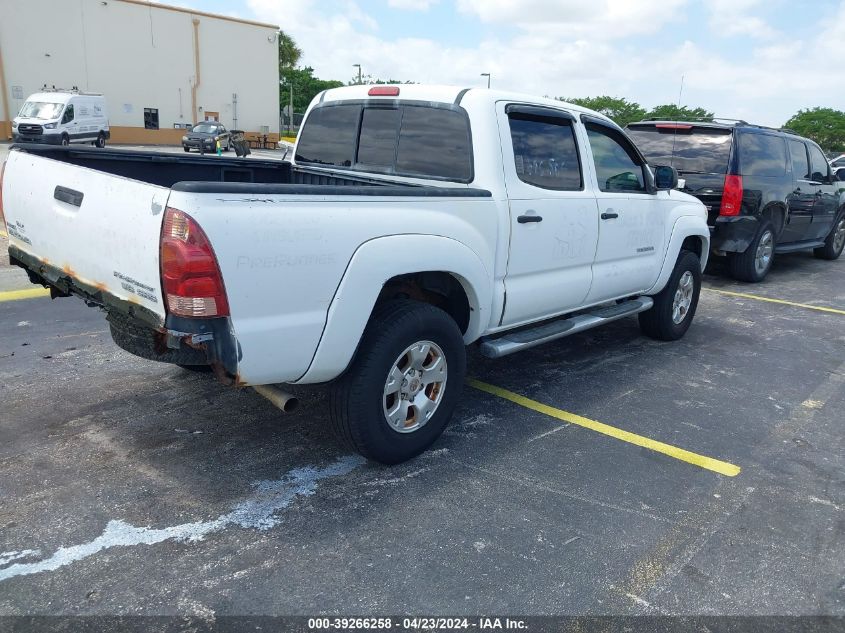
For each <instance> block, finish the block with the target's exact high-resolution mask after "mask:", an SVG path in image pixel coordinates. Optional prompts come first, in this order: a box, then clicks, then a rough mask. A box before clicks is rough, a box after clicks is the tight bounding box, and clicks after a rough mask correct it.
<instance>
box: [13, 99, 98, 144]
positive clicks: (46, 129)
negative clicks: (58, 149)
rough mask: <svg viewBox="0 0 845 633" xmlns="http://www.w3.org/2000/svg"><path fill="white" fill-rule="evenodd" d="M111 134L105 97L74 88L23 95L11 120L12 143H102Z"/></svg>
mask: <svg viewBox="0 0 845 633" xmlns="http://www.w3.org/2000/svg"><path fill="white" fill-rule="evenodd" d="M110 137H111V131H110V130H109V117H108V111H107V109H106V99H105V97H103V95H101V94H95V93H88V92H79V91H78V90H47V89H44V91H42V92H36V93H35V94H32V95H30V96H29V97H27V100H26V102H25V103H24V104H23V106H22V107H21V109H20V112H19V113H18V116H16V117H15V118H14V119H13V120H12V139H13V140H14V142H15V143H47V144H50V145H70V144H71V143H91V144H92V145H96V146H97V147H105V145H106V141H107V140H108V139H109V138H110Z"/></svg>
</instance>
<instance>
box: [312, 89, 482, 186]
mask: <svg viewBox="0 0 845 633" xmlns="http://www.w3.org/2000/svg"><path fill="white" fill-rule="evenodd" d="M296 162H297V163H298V164H309V163H310V164H313V165H326V166H332V167H343V168H348V169H352V170H355V171H364V172H369V173H377V174H386V175H395V176H409V177H414V178H422V179H435V180H447V181H453V182H461V183H469V182H471V181H472V179H473V158H472V137H471V132H470V125H469V117H468V116H467V114H466V112H465V111H464V110H463V109H462V108H458V107H456V106H451V105H447V104H442V105H439V104H438V105H432V104H416V103H413V102H405V103H403V102H377V101H375V102H366V103H340V104H338V105H335V104H328V105H324V106H318V107H316V108H314V109H313V110H312V111H311V113H310V114H309V115H308V119H307V120H306V121H305V124H304V125H303V128H302V132H301V137H300V140H299V144H298V145H297V151H296Z"/></svg>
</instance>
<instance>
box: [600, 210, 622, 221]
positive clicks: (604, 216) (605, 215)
mask: <svg viewBox="0 0 845 633" xmlns="http://www.w3.org/2000/svg"><path fill="white" fill-rule="evenodd" d="M618 217H619V214H618V213H616V212H614V211H605V212H604V213H602V214H601V219H602V220H612V219H614V218H618Z"/></svg>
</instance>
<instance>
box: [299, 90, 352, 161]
mask: <svg viewBox="0 0 845 633" xmlns="http://www.w3.org/2000/svg"><path fill="white" fill-rule="evenodd" d="M360 117H361V106H360V105H337V106H326V107H322V108H314V110H312V111H311V114H309V115H308V120H307V121H306V123H305V125H304V126H303V127H302V137H301V138H300V139H299V144H298V145H297V147H296V161H297V162H302V163H314V164H317V165H332V166H335V167H351V166H352V161H353V160H355V139H356V137H357V135H358V121H359V119H360Z"/></svg>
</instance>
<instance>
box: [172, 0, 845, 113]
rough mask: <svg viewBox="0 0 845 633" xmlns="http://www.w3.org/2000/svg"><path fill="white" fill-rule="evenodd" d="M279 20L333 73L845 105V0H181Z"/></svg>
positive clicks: (653, 99) (719, 101)
mask: <svg viewBox="0 0 845 633" xmlns="http://www.w3.org/2000/svg"><path fill="white" fill-rule="evenodd" d="M178 3H179V4H181V5H185V6H192V7H194V8H196V9H200V10H204V11H211V12H218V13H225V14H229V15H237V16H239V17H244V18H250V19H256V20H261V21H268V22H272V23H275V24H279V25H280V26H281V28H282V29H283V30H285V31H286V32H288V33H289V34H291V35H292V36H293V37H294V38H295V39H296V40H297V42H298V44H299V45H300V47H301V48H302V49H303V51H304V56H303V60H302V61H303V63H304V64H306V65H309V66H312V67H314V69H315V71H316V74H317V75H318V76H320V77H323V78H327V79H329V78H331V79H340V80H344V81H346V80H349V79H350V78H351V77H352V76H353V74H354V73H355V72H356V70H355V69H354V68H352V64H355V63H360V64H361V65H362V67H363V69H364V73H365V74H371V75H372V76H374V77H381V78H388V77H391V78H395V79H402V80H412V81H418V82H425V83H450V84H458V85H478V86H480V85H482V84H483V83H484V82H485V81H486V80H485V79H483V78H482V77H480V76H479V75H480V73H482V72H490V73H492V76H493V77H492V82H493V86H494V87H496V88H503V89H508V90H516V91H519V92H527V93H533V94H539V95H550V96H570V97H573V96H593V95H598V94H609V95H612V96H624V97H628V98H630V99H633V100H635V101H638V102H640V103H641V104H643V105H644V106H646V107H651V106H654V105H657V104H659V103H667V102H676V101H677V100H678V92H679V88H680V84H681V77H682V76H683V77H684V91H683V95H682V97H681V102H682V103H683V104H685V105H690V106H704V107H706V108H708V109H710V110H713V111H715V112H716V114H717V115H719V116H724V117H735V118H744V119H747V120H750V121H755V122H759V123H763V124H768V125H780V124H782V123H784V122H785V121H786V119H787V118H789V116H791V115H792V114H793V113H795V112H796V111H797V110H798V109H800V108H806V107H812V106H816V105H820V106H825V107H833V108H836V109H840V110H845V70H843V64H842V59H843V57H845V53H843V43H845V0H815V1H812V2H789V1H787V0H709V1H708V2H698V1H693V0H636V1H634V0H592V1H591V2H589V3H587V2H584V1H583V0H227V1H224V0H179V2H178Z"/></svg>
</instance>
